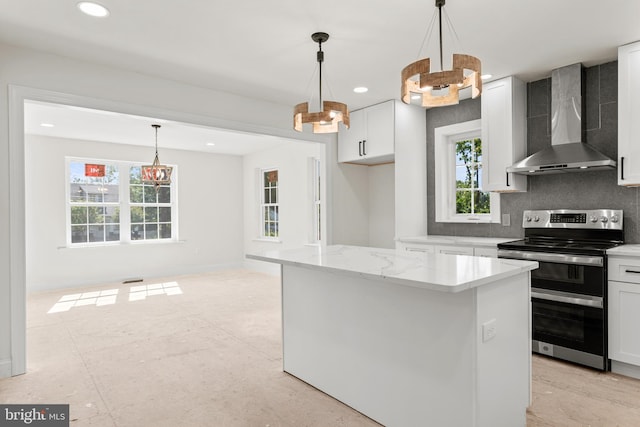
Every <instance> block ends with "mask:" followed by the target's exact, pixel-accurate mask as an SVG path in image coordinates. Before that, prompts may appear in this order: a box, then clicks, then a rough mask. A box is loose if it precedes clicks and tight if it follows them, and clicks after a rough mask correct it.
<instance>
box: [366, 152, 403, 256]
mask: <svg viewBox="0 0 640 427" xmlns="http://www.w3.org/2000/svg"><path fill="white" fill-rule="evenodd" d="M367 169H368V170H367V172H368V174H369V188H368V190H369V245H368V246H372V247H375V248H395V247H396V242H395V234H396V231H395V221H394V219H395V205H394V202H395V179H394V178H395V177H394V172H395V164H394V163H389V164H384V165H378V166H369V167H368V168H367Z"/></svg>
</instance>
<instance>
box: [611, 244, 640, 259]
mask: <svg viewBox="0 0 640 427" xmlns="http://www.w3.org/2000/svg"><path fill="white" fill-rule="evenodd" d="M607 255H609V256H632V257H640V245H638V244H629V245H620V246H616V247H615V248H611V249H607Z"/></svg>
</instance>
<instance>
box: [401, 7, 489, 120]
mask: <svg viewBox="0 0 640 427" xmlns="http://www.w3.org/2000/svg"><path fill="white" fill-rule="evenodd" d="M435 1H436V7H437V8H438V28H439V37H440V71H431V60H430V59H429V58H425V59H421V60H418V61H416V62H414V63H412V64H409V65H407V66H406V67H405V68H404V69H403V70H402V90H401V92H402V93H401V97H402V102H404V103H405V104H410V103H411V98H412V94H416V95H418V96H419V97H420V98H421V105H422V106H423V107H427V108H429V107H441V106H444V105H453V104H457V103H458V102H459V91H460V89H464V88H467V87H471V97H472V98H476V97H477V96H479V95H480V93H481V92H482V80H481V78H480V76H481V74H482V73H481V64H480V60H479V59H478V58H476V57H475V56H471V55H463V54H458V53H454V54H453V67H452V69H451V70H443V63H442V7H443V6H444V4H445V0H435Z"/></svg>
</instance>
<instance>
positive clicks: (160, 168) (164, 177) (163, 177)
mask: <svg viewBox="0 0 640 427" xmlns="http://www.w3.org/2000/svg"><path fill="white" fill-rule="evenodd" d="M151 127H153V128H155V129H156V157H155V158H154V159H153V163H152V164H150V165H144V166H142V182H144V183H146V184H153V186H154V188H155V189H156V192H157V191H158V190H159V189H160V186H161V185H169V184H171V172H172V171H173V167H171V166H167V165H161V164H160V160H159V159H158V128H159V127H160V125H151Z"/></svg>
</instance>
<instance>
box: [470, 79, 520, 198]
mask: <svg viewBox="0 0 640 427" xmlns="http://www.w3.org/2000/svg"><path fill="white" fill-rule="evenodd" d="M481 109H482V155H483V163H484V174H485V175H484V186H485V189H487V190H489V191H494V192H511V191H526V190H527V181H526V176H525V175H516V174H507V171H506V168H507V167H509V166H511V165H512V164H514V163H515V162H517V161H518V160H522V159H523V158H524V157H526V144H527V139H526V138H527V135H526V87H525V85H524V83H523V82H521V81H520V80H517V79H515V78H513V77H507V78H504V79H501V80H496V81H494V82H490V83H487V84H486V85H483V88H482V99H481Z"/></svg>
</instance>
